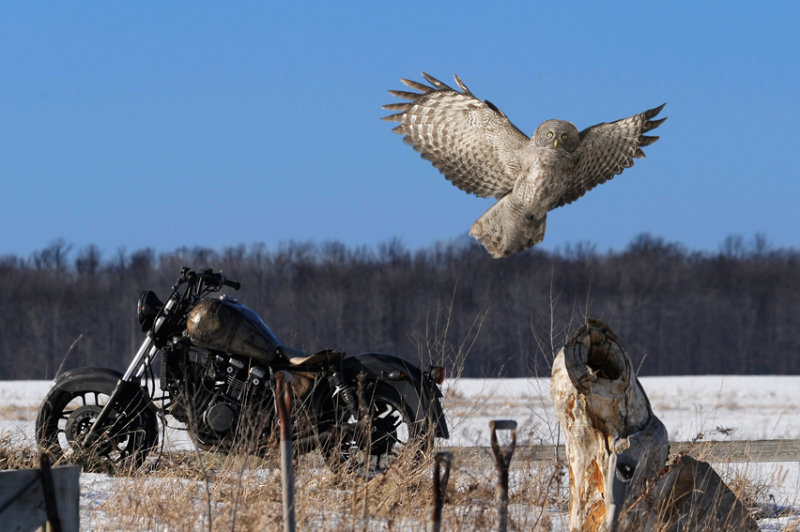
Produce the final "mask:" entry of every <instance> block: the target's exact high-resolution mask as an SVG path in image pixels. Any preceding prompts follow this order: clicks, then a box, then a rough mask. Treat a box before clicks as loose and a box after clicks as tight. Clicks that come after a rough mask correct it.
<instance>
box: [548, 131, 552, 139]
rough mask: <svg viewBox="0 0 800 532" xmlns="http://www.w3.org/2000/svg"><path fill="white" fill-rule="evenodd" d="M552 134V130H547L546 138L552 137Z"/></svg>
mask: <svg viewBox="0 0 800 532" xmlns="http://www.w3.org/2000/svg"><path fill="white" fill-rule="evenodd" d="M552 136H553V132H552V131H548V132H547V138H548V139H549V138H550V137H552Z"/></svg>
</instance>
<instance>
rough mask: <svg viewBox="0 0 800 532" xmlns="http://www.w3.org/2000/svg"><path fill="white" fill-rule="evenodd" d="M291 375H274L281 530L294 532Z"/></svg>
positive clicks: (284, 372) (283, 372)
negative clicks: (278, 431) (278, 428)
mask: <svg viewBox="0 0 800 532" xmlns="http://www.w3.org/2000/svg"><path fill="white" fill-rule="evenodd" d="M291 382H292V374H291V373H289V372H288V371H278V372H277V373H275V384H276V393H275V406H276V407H277V410H278V419H279V421H280V433H281V444H280V445H281V484H282V488H283V530H284V532H294V531H295V528H296V526H297V525H296V522H295V514H294V464H293V457H292V424H291V411H292V392H291V387H290V386H289V384H290V383H291Z"/></svg>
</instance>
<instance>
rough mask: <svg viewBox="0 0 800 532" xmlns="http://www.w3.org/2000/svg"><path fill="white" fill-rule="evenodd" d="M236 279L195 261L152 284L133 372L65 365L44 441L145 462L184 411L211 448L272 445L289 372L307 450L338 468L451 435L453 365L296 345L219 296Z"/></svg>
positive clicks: (79, 457)
mask: <svg viewBox="0 0 800 532" xmlns="http://www.w3.org/2000/svg"><path fill="white" fill-rule="evenodd" d="M225 286H228V287H231V288H234V289H238V288H239V283H237V282H234V281H230V280H228V279H226V278H225V277H224V276H223V275H222V274H221V273H215V272H213V271H212V270H204V271H193V270H190V269H189V268H185V267H184V268H182V269H181V272H180V276H179V277H178V280H177V281H176V283H175V284H174V285H173V286H172V293H171V294H170V296H169V298H168V299H167V301H166V303H162V302H161V300H160V299H159V298H158V297H157V296H156V294H155V293H154V292H152V291H149V290H146V291H143V292H142V293H141V295H140V297H139V302H138V317H139V323H140V324H141V327H142V331H143V332H145V333H146V337H145V339H144V341H143V342H142V345H141V347H140V348H139V350H138V351H137V353H136V355H135V356H134V357H133V360H132V361H131V363H130V365H129V366H128V368H127V370H126V371H125V373H124V374H120V373H118V372H116V371H114V370H111V369H106V368H94V367H89V368H78V369H73V370H71V371H67V372H65V373H63V374H61V375H59V376H58V377H57V378H56V380H55V384H54V386H53V388H52V389H51V390H50V392H49V393H48V394H47V396H46V397H45V399H44V401H43V402H42V405H41V407H40V410H39V415H38V416H37V419H36V438H37V442H38V444H39V446H40V447H41V448H42V449H43V450H45V451H47V452H49V453H51V455H52V456H54V457H55V458H56V459H59V460H64V461H67V462H72V463H79V464H81V465H83V466H84V467H85V468H88V469H99V468H103V467H106V468H108V467H109V466H110V467H111V468H119V467H131V466H132V467H138V466H140V465H141V464H142V463H143V462H144V459H145V458H146V457H147V456H148V454H149V453H150V452H151V451H152V450H153V449H154V448H156V446H157V445H158V441H159V432H160V430H159V429H160V426H159V420H160V421H161V423H162V424H163V425H164V426H167V425H168V424H169V425H170V426H171V425H172V424H173V420H176V421H177V422H178V423H177V424H175V426H176V427H177V428H179V429H185V430H187V431H188V434H189V436H190V438H191V440H192V441H193V442H194V443H195V444H196V445H197V446H198V447H199V448H201V449H204V450H215V451H222V452H226V453H237V452H242V453H257V454H261V455H264V454H266V453H268V452H269V450H270V449H275V448H276V447H275V442H276V441H277V435H278V434H279V431H278V430H277V427H278V423H279V416H278V415H277V413H278V406H279V405H278V403H277V402H276V401H275V398H276V397H278V395H277V393H276V379H275V375H276V374H277V373H278V372H288V373H289V374H291V377H287V378H286V379H284V380H286V381H289V383H290V384H289V386H290V387H291V389H290V392H291V397H292V401H291V403H292V410H291V415H292V425H291V429H292V431H291V436H292V440H293V442H294V447H295V452H296V453H298V452H307V451H310V450H313V449H319V450H320V451H321V452H322V454H323V455H324V456H325V457H326V459H327V461H328V463H329V464H331V465H332V466H335V467H340V466H342V465H347V466H348V467H354V468H360V469H361V470H367V471H369V472H370V473H371V474H372V473H374V472H380V471H381V470H383V469H385V468H386V467H388V466H389V465H390V464H391V463H392V462H393V460H394V459H396V457H397V456H398V454H399V453H400V452H401V451H403V450H404V449H406V450H410V452H412V453H424V452H425V451H426V450H427V449H428V448H429V446H430V445H431V443H432V441H433V438H434V437H440V438H447V437H448V429H447V425H446V422H445V419H444V415H443V413H442V407H441V404H440V402H439V398H440V397H441V391H440V389H439V386H438V385H439V384H441V383H442V380H443V379H444V369H443V368H442V367H439V366H433V367H430V368H428V369H426V370H425V371H422V370H421V369H420V368H418V367H417V366H415V365H414V364H412V363H410V362H408V361H405V360H403V359H401V358H398V357H396V356H392V355H387V354H381V353H362V354H359V355H355V356H344V354H343V353H341V352H338V351H333V350H326V351H322V352H319V353H315V354H306V353H303V352H300V351H298V350H295V349H291V348H289V347H287V346H285V345H283V344H282V343H281V341H280V340H279V339H278V338H277V336H275V334H274V333H273V332H272V331H271V330H270V328H269V327H268V326H267V324H266V323H264V321H263V320H262V319H261V317H260V316H259V315H258V314H257V313H256V312H255V311H253V310H252V309H250V308H249V307H247V306H245V305H243V304H242V303H240V302H238V301H237V300H236V299H233V298H231V297H229V296H227V295H222V296H217V297H211V296H209V294H212V293H214V292H218V291H220V290H221V289H222V288H223V287H225ZM158 355H161V358H160V360H161V364H160V372H159V373H160V374H159V377H160V378H159V379H156V375H155V373H156V372H155V371H154V363H155V361H156V359H157V357H158ZM282 375H285V373H283V374H282ZM157 383H158V384H157ZM168 416H169V417H168Z"/></svg>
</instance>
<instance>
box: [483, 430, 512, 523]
mask: <svg viewBox="0 0 800 532" xmlns="http://www.w3.org/2000/svg"><path fill="white" fill-rule="evenodd" d="M489 427H490V428H491V429H492V452H493V453H494V459H495V465H496V467H497V475H498V479H497V488H496V490H495V496H496V498H497V532H506V531H507V530H508V466H509V464H510V463H511V455H512V454H514V448H515V447H516V446H517V422H516V421H514V420H513V419H496V420H493V421H490V422H489ZM498 430H509V431H511V441H510V442H509V444H508V447H506V448H505V449H503V448H501V447H500V444H499V443H498V440H497V431H498Z"/></svg>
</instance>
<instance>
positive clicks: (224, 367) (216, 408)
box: [203, 355, 266, 434]
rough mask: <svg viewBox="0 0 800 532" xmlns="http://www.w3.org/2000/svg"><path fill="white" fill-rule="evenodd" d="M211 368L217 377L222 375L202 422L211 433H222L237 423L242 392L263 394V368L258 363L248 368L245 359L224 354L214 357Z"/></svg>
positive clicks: (243, 393) (228, 430) (264, 373)
mask: <svg viewBox="0 0 800 532" xmlns="http://www.w3.org/2000/svg"><path fill="white" fill-rule="evenodd" d="M214 369H215V370H216V371H215V373H216V374H217V375H218V376H220V377H222V376H224V380H223V379H222V378H219V379H218V380H217V382H218V383H219V384H218V386H219V387H218V388H217V390H218V391H217V393H216V394H215V397H214V398H213V399H212V400H211V401H210V403H209V405H208V407H207V408H206V409H205V411H204V412H203V421H204V422H205V424H206V425H208V427H209V428H211V429H212V430H213V431H214V432H216V433H218V434H225V433H227V432H230V430H231V429H233V427H234V425H235V424H236V420H237V419H238V417H239V413H240V410H241V404H242V401H243V399H244V397H245V392H248V393H251V394H253V395H255V396H260V395H263V392H261V390H260V388H262V387H263V386H264V377H265V376H266V371H265V370H264V368H261V367H259V366H253V367H251V368H250V369H249V370H248V369H247V363H246V362H245V361H244V360H242V359H240V358H237V357H233V356H231V357H226V356H223V355H217V356H216V357H215V360H214ZM248 387H249V388H248Z"/></svg>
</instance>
